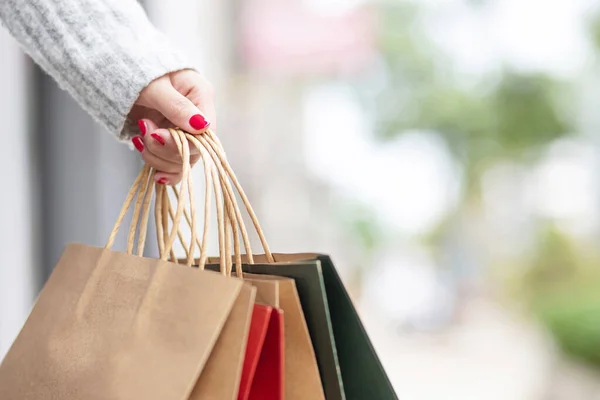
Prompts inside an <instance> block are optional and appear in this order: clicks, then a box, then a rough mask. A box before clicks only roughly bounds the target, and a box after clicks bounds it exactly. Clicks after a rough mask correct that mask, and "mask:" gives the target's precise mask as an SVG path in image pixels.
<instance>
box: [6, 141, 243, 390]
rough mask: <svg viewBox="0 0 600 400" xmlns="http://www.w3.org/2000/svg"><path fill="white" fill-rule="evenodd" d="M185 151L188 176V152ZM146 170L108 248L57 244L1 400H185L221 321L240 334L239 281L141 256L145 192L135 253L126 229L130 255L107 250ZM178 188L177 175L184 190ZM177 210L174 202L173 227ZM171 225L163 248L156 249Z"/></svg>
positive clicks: (144, 177) (141, 181)
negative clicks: (55, 261)
mask: <svg viewBox="0 0 600 400" xmlns="http://www.w3.org/2000/svg"><path fill="white" fill-rule="evenodd" d="M183 153H184V176H186V175H185V174H186V173H187V172H189V151H187V152H185V151H184V152H183ZM186 163H187V164H188V169H187V170H186V169H185V165H186ZM144 171H145V173H142V174H141V175H140V177H138V180H136V183H135V184H134V188H132V191H131V192H130V194H129V196H128V198H127V201H126V202H125V206H124V208H123V212H122V213H121V215H120V216H119V218H118V221H117V224H116V226H115V230H114V231H113V233H112V234H111V239H109V244H107V246H106V248H94V247H90V246H85V245H81V244H73V245H69V246H67V248H66V249H65V251H64V253H63V255H62V257H61V258H60V260H59V262H58V264H57V266H56V268H55V270H54V272H53V273H52V275H51V277H50V278H49V280H48V282H47V283H46V285H45V286H44V288H43V290H42V292H41V293H40V296H39V298H38V299H37V301H36V304H35V306H34V308H33V310H32V312H31V314H30V316H29V318H28V319H27V321H26V323H25V325H24V327H23V329H22V331H21V332H20V334H19V335H18V337H17V339H16V340H15V342H14V344H13V345H12V347H11V348H10V350H9V352H8V353H7V355H6V357H5V359H4V360H3V362H2V364H1V365H0V399H2V400H47V399H61V400H62V399H68V400H96V399H97V400H132V399H144V400H152V399H155V400H170V399H178V400H179V399H187V398H188V397H189V395H190V393H191V391H192V389H193V388H194V386H195V385H196V384H197V383H198V382H199V380H198V378H199V376H201V373H205V372H206V366H207V365H208V364H207V361H208V363H212V362H213V359H215V357H221V355H220V353H219V354H217V353H215V351H216V347H215V343H217V341H218V339H220V335H221V334H222V331H223V329H224V327H227V326H235V327H237V328H238V331H237V332H234V333H232V335H233V336H236V337H243V336H244V334H246V333H247V329H246V328H245V326H247V325H248V324H247V322H246V321H247V320H248V318H249V312H250V306H251V304H252V303H253V296H254V290H255V289H253V288H250V287H249V286H248V285H246V284H244V283H243V282H242V281H241V280H239V279H235V278H230V277H226V276H223V275H219V274H216V273H214V272H209V271H202V270H198V269H195V268H194V269H193V268H187V267H184V266H180V265H176V264H173V263H170V262H167V261H166V256H164V257H161V258H162V259H161V260H157V259H148V258H143V257H140V255H141V254H142V251H143V242H144V240H145V231H144V229H143V226H144V225H145V222H147V219H148V207H147V206H148V204H149V201H150V200H149V196H147V197H146V198H145V200H144V202H143V215H142V223H141V224H140V225H141V226H142V228H140V235H139V236H140V237H139V239H138V249H137V250H138V253H137V254H138V255H137V256H135V255H132V254H133V242H134V240H133V238H134V235H131V234H130V238H129V240H128V253H129V254H126V253H121V252H116V251H112V250H110V244H112V240H113V239H114V234H116V229H117V228H118V225H119V224H120V222H121V220H122V218H123V215H124V214H125V211H126V209H127V208H128V207H129V205H130V204H131V202H132V200H133V198H134V197H135V195H136V193H137V190H138V189H139V194H138V201H137V202H136V207H135V210H134V220H136V214H137V215H138V216H139V212H140V208H141V206H142V204H141V200H140V199H141V197H142V193H143V192H144V190H145V188H147V187H149V188H150V190H151V187H152V185H153V176H152V174H151V173H150V171H149V169H147V168H145V169H144ZM136 185H137V186H136ZM186 192H187V185H186V179H184V181H183V183H182V195H185V193H186ZM150 193H151V191H150ZM182 211H183V206H182V203H180V204H179V205H178V209H177V213H176V215H175V221H176V222H175V223H174V225H177V224H178V223H179V219H180V218H181V213H182ZM157 215H158V213H157ZM132 229H135V226H134V227H132ZM175 230H176V229H175V227H174V229H173V231H172V232H171V234H169V235H168V237H169V238H168V240H167V241H166V243H163V244H162V245H163V249H164V252H163V253H164V255H166V254H168V253H169V252H170V251H169V250H170V248H171V245H172V243H173V241H174V239H175V236H174V234H175ZM159 237H160V235H159ZM140 245H141V246H140ZM240 321H242V322H243V323H240ZM240 326H242V327H243V328H242V329H239V327H240ZM213 348H214V349H213ZM238 350H239V349H233V350H231V351H233V352H235V351H238ZM241 353H242V354H243V350H242V351H241ZM227 368H229V369H234V370H235V369H236V366H235V365H233V364H229V365H228V366H227ZM201 379H202V378H201ZM231 391H232V392H235V393H237V391H236V388H233V389H232V390H231ZM201 397H202V398H203V399H205V398H206V399H209V398H219V399H221V398H226V397H211V393H206V395H205V396H201ZM231 398H232V399H234V398H235V396H232V397H231Z"/></svg>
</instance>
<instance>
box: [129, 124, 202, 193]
mask: <svg viewBox="0 0 600 400" xmlns="http://www.w3.org/2000/svg"><path fill="white" fill-rule="evenodd" d="M138 127H139V128H140V133H141V135H140V136H135V137H134V138H133V139H132V142H133V145H134V146H135V148H136V149H137V150H138V151H139V152H140V153H141V156H142V159H143V160H144V161H145V162H146V163H147V164H148V165H150V166H151V167H152V168H154V169H156V170H157V171H158V172H157V174H156V175H155V178H154V179H155V181H156V182H157V183H163V182H162V181H165V183H164V184H169V185H174V184H177V183H178V182H179V181H180V180H181V172H182V169H183V166H182V159H181V155H180V154H179V149H178V148H177V145H176V144H175V141H174V139H173V137H172V136H171V133H170V132H169V131H168V130H167V129H159V128H158V127H157V125H156V124H155V123H154V122H153V121H151V120H149V119H141V120H139V121H138ZM199 158H200V154H199V152H198V149H196V148H195V147H192V148H191V149H190V164H191V165H194V164H195V163H196V162H197V161H198V159H199ZM163 178H164V179H163Z"/></svg>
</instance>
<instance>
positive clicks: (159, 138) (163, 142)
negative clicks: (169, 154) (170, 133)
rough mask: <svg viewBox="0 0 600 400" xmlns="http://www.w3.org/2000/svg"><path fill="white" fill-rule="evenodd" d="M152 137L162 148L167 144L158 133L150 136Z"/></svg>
mask: <svg viewBox="0 0 600 400" xmlns="http://www.w3.org/2000/svg"><path fill="white" fill-rule="evenodd" d="M150 136H152V137H153V138H154V140H156V141H157V142H158V143H160V144H161V145H162V146H164V145H165V143H166V142H165V139H164V138H163V137H162V136H160V135H159V134H158V133H153V134H152V135H150Z"/></svg>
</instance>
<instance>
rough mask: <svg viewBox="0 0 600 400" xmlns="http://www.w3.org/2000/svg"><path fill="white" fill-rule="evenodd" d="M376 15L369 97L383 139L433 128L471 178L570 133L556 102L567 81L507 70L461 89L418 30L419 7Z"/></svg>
mask: <svg viewBox="0 0 600 400" xmlns="http://www.w3.org/2000/svg"><path fill="white" fill-rule="evenodd" d="M380 14H381V17H380V46H379V48H380V51H381V57H382V61H383V67H382V68H383V70H384V75H385V84H384V85H382V89H381V90H380V91H379V92H378V93H377V94H376V95H375V96H374V98H370V99H369V100H370V101H374V103H375V106H374V107H372V110H373V113H374V119H375V123H376V126H377V133H378V135H379V136H380V137H382V138H384V139H388V138H394V137H396V136H398V135H401V134H402V133H403V132H406V131H408V130H415V129H420V130H427V131H433V132H435V133H437V134H439V135H440V136H441V137H442V138H443V139H444V140H445V142H446V143H447V145H448V148H449V149H450V151H451V152H452V153H453V154H454V156H455V157H456V158H457V159H458V160H459V161H460V162H461V163H462V164H463V166H464V167H465V174H466V176H465V177H466V178H467V181H471V180H478V179H479V178H480V176H481V174H482V172H483V171H484V170H485V169H486V168H487V167H488V166H490V165H492V164H494V163H496V162H498V161H499V160H505V159H513V160H518V161H521V162H530V161H533V160H535V159H536V158H537V156H538V155H539V154H540V151H541V150H542V149H543V148H544V146H545V145H547V144H548V143H550V142H552V141H554V140H555V139H557V138H560V137H562V136H564V135H567V134H569V133H570V132H572V126H571V122H570V120H569V118H568V116H565V115H563V114H561V112H560V107H558V105H557V102H556V100H557V98H559V97H561V96H565V95H568V89H569V86H568V85H567V84H566V83H563V82H559V81H558V80H556V79H554V78H552V77H550V76H548V75H544V74H542V73H522V72H518V71H514V70H511V69H508V68H506V69H504V70H502V71H501V72H499V73H498V74H494V75H493V76H485V77H475V76H474V77H473V79H472V82H470V84H469V85H468V86H466V85H464V84H461V83H460V81H459V80H458V79H456V78H455V76H456V75H457V74H456V72H455V71H454V70H453V65H452V64H453V63H452V60H451V58H449V57H447V56H445V55H444V54H443V53H442V52H440V51H439V50H438V49H436V48H435V46H433V45H432V44H431V43H430V42H429V41H428V40H427V38H426V36H425V35H424V34H423V31H422V28H421V26H420V25H419V7H418V6H417V5H414V4H407V3H402V2H401V3H385V4H384V5H382V9H381V13H380ZM378 72H379V71H378ZM472 183H473V182H469V183H468V185H467V186H471V184H472ZM476 186H477V185H473V187H476Z"/></svg>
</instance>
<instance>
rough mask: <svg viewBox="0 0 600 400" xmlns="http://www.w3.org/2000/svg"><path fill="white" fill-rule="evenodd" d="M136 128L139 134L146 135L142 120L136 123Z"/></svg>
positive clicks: (144, 124)
mask: <svg viewBox="0 0 600 400" xmlns="http://www.w3.org/2000/svg"><path fill="white" fill-rule="evenodd" d="M138 128H140V132H142V136H144V135H145V134H146V123H145V122H144V120H143V119H140V120H139V121H138Z"/></svg>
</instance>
